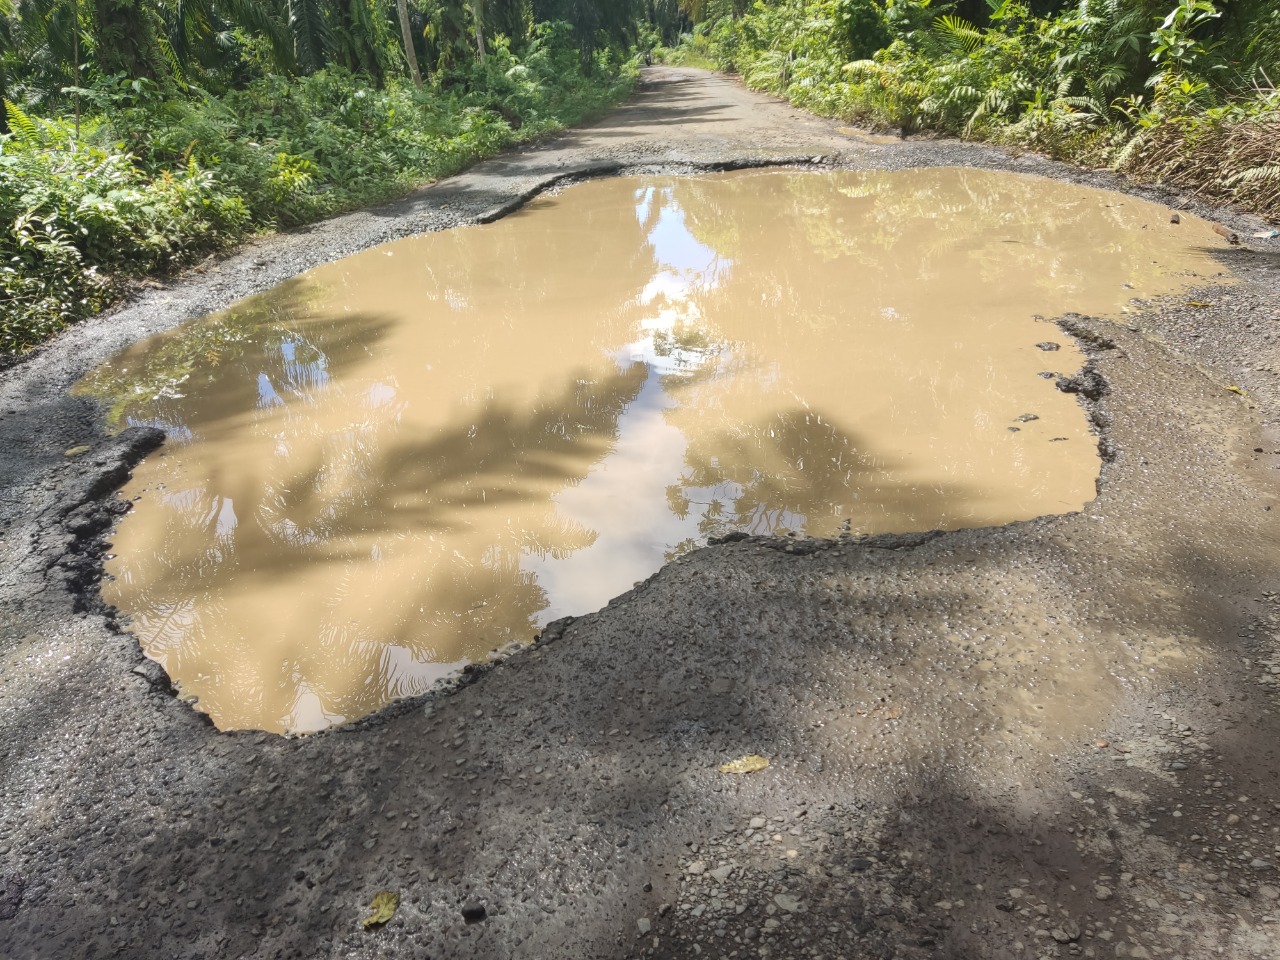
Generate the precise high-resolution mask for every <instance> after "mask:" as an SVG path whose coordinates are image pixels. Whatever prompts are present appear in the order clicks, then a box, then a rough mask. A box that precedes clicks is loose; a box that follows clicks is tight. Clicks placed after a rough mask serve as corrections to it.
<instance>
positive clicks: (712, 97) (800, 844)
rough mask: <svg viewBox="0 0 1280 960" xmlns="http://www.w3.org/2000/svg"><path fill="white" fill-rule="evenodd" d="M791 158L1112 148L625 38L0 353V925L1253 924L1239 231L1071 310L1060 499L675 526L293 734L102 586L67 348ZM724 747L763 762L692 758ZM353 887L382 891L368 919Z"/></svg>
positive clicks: (1076, 176) (742, 948) (1279, 921)
mask: <svg viewBox="0 0 1280 960" xmlns="http://www.w3.org/2000/svg"><path fill="white" fill-rule="evenodd" d="M814 158H819V161H820V162H821V163H823V164H827V165H831V166H840V167H847V168H855V169H856V168H905V167H913V166H926V165H955V164H962V165H967V166H979V167H987V168H993V169H1010V170H1018V171H1023V172H1029V173H1037V174H1041V175H1044V176H1049V177H1055V178H1059V179H1069V180H1075V181H1078V182H1081V183H1089V184H1093V185H1097V186H1111V187H1118V184H1116V183H1115V181H1114V180H1113V179H1112V178H1110V177H1109V176H1107V175H1104V174H1094V173H1087V172H1080V171H1074V170H1071V169H1068V168H1065V167H1062V166H1059V165H1056V164H1052V163H1049V162H1047V161H1044V160H1041V159H1038V158H1036V157H1033V156H1029V155H1028V156H1021V157H1018V158H1013V157H1010V156H1009V155H1007V154H1006V153H1004V152H1002V151H997V150H994V149H989V148H982V147H974V146H968V145H964V144H959V143H955V142H930V141H906V142H901V143H884V142H880V141H878V140H875V139H872V138H865V137H860V136H857V135H853V134H850V133H847V132H846V133H842V132H840V131H839V130H838V129H837V127H836V126H835V125H834V124H829V123H827V122H825V121H820V120H816V119H813V118H811V117H808V116H806V115H803V114H801V113H798V112H797V111H794V110H791V109H790V108H788V107H786V106H784V105H781V104H778V103H776V102H773V101H770V100H767V99H765V98H761V97H757V96H755V95H751V94H748V93H746V92H745V91H743V90H742V89H741V88H740V87H739V86H737V85H736V84H734V83H733V82H731V81H729V80H726V79H723V78H716V77H711V76H709V75H706V74H701V73H698V72H696V71H676V70H669V69H662V68H655V69H654V70H652V71H649V72H648V73H647V75H646V77H645V82H644V84H643V85H642V87H641V89H640V91H639V93H638V95H637V96H636V98H635V99H634V101H633V102H632V103H631V104H629V105H628V106H626V107H625V108H623V109H621V110H619V111H617V112H615V113H614V114H612V115H610V116H609V117H608V118H606V119H605V120H604V121H602V122H601V123H599V124H597V125H595V126H593V127H590V128H587V129H583V130H578V131H574V132H572V133H570V134H567V135H564V136H562V137H559V138H557V139H555V140H553V141H551V142H548V143H545V144H543V145H540V146H538V147H536V148H532V149H528V150H525V151H522V152H520V153H517V154H513V155H510V156H507V157H504V158H501V159H499V160H495V161H491V162H488V163H485V164H482V165H480V166H479V167H477V168H475V169H474V170H473V171H471V172H470V173H468V174H466V175H464V176H461V177H458V178H455V179H452V180H449V181H446V182H442V183H440V184H437V185H435V186H433V187H431V188H429V189H427V190H424V191H422V192H420V193H418V194H416V195H414V196H413V197H411V198H409V199H407V200H405V201H403V202H401V203H398V204H394V205H391V206H388V207H384V208H380V209H377V210H371V211H366V212H362V213H359V214H354V215H351V216H347V217H343V218H339V219H337V220H334V221H331V222H328V223H325V224H321V225H319V226H317V227H314V228H312V229H310V230H308V231H305V232H300V233H296V234H289V235H286V236H279V237H273V238H271V239H268V240H265V241H262V242H260V243H257V244H254V245H251V246H249V247H247V248H245V249H244V250H242V251H240V252H238V253H237V254H236V255H234V256H232V257H230V258H228V259H226V260H224V261H221V262H220V263H216V264H210V265H208V266H207V268H206V269H204V270H203V271H194V272H192V273H191V274H190V275H188V276H186V277H184V278H182V279H181V280H180V281H178V282H175V283H174V284H172V285H171V286H169V287H167V288H164V289H157V290H152V291H149V292H148V293H146V294H145V295H144V296H142V297H140V298H139V299H138V300H137V301H136V302H134V303H132V304H131V305H129V306H127V307H126V308H125V309H123V310H121V311H119V312H117V313H116V314H114V315H113V316H107V317H102V318H99V319H97V320H95V321H93V322H89V323H85V324H83V325H81V326H80V327H78V328H76V329H75V330H72V331H70V332H69V333H68V334H66V335H65V336H64V337H62V338H61V339H60V340H58V341H57V342H55V343H54V344H52V345H50V346H49V347H48V348H46V349H45V350H43V351H42V352H41V353H40V354H39V355H37V356H34V357H32V358H30V359H29V360H28V361H26V362H25V363H23V364H22V365H20V366H18V367H16V368H14V369H11V370H9V371H7V372H5V373H4V374H3V379H2V380H0V443H2V445H3V450H4V455H3V460H2V461H0V489H2V492H0V523H3V527H2V528H0V530H2V532H0V541H2V543H0V546H3V551H4V552H3V556H4V557H5V562H4V568H3V572H2V573H0V610H2V611H3V621H2V622H3V626H2V628H0V630H2V633H0V957H5V958H13V960H26V958H59V960H61V958H69V957H85V958H98V957H121V958H156V960H161V958H163V960H174V958H197V957H201V958H209V960H212V958H224V957H225V958H237V957H261V958H268V957H271V958H274V957H282V958H283V957H298V958H322V957H323V958H329V957H332V958H339V957H342V958H372V957H395V958H398V960H399V958H413V957H450V958H453V957H456V958H471V957H474V958H500V957H501V958H506V957H512V958H514V957H520V958H535V957H627V956H645V955H650V956H660V957H687V956H695V955H701V956H709V957H722V956H723V957H729V956H736V957H749V956H766V957H827V958H834V957H903V958H907V957H935V956H936V957H975V958H976V957H1009V958H1020V957H1041V956H1064V957H1065V956H1087V957H1093V956H1096V957H1157V956H1159V957H1175V956H1181V957H1203V956H1211V955H1222V956H1228V957H1246V956H1261V957H1275V956H1280V899H1278V898H1280V748H1278V746H1277V745H1278V744H1280V712H1278V707H1280V704H1278V703H1277V695H1278V694H1280V569H1278V566H1280V564H1278V563H1277V561H1280V527H1278V525H1277V514H1278V513H1280V510H1278V509H1276V508H1275V505H1276V503H1277V490H1278V487H1277V477H1280V473H1278V472H1277V466H1280V458H1278V451H1280V426H1278V424H1280V378H1278V377H1277V375H1276V373H1275V370H1276V369H1278V368H1280V295H1278V291H1280V248H1278V247H1277V246H1276V244H1275V241H1266V242H1255V243H1254V245H1253V247H1252V248H1251V247H1249V246H1248V244H1246V246H1245V247H1243V248H1227V247H1226V246H1225V244H1224V246H1223V248H1222V250H1221V251H1219V252H1218V253H1217V255H1218V256H1220V258H1221V260H1222V262H1223V264H1224V268H1227V267H1229V268H1230V270H1232V271H1233V272H1234V274H1235V277H1236V282H1235V283H1234V284H1232V285H1230V286H1223V287H1220V288H1215V289H1210V290H1204V291H1200V292H1198V293H1197V294H1196V295H1195V296H1196V299H1195V303H1198V304H1207V306H1190V305H1188V302H1187V301H1186V300H1183V299H1179V300H1177V301H1175V302H1169V303H1161V304H1152V305H1150V309H1148V310H1145V311H1144V312H1141V313H1139V314H1135V315H1132V316H1130V317H1127V318H1126V321H1127V322H1126V324H1125V325H1117V324H1115V323H1112V322H1109V321H1105V320H1094V319H1088V318H1080V317H1075V318H1068V319H1067V320H1066V321H1064V323H1063V325H1064V328H1065V329H1066V330H1069V331H1070V332H1071V333H1072V334H1074V335H1075V336H1077V337H1078V338H1080V340H1081V341H1082V342H1083V343H1084V344H1085V345H1086V346H1087V348H1088V349H1089V351H1090V352H1091V354H1092V356H1093V361H1092V369H1091V371H1090V372H1089V373H1087V374H1085V375H1082V376H1075V377H1071V376H1070V374H1072V373H1073V371H1061V372H1062V373H1063V374H1066V375H1068V376H1066V377H1064V380H1063V385H1064V386H1065V387H1066V388H1067V389H1070V390H1076V391H1078V392H1079V393H1080V396H1081V402H1082V403H1084V404H1086V408H1087V409H1088V410H1089V412H1090V413H1091V415H1092V416H1093V418H1094V421H1095V423H1096V424H1097V425H1098V428H1099V430H1100V433H1101V441H1102V447H1103V449H1104V450H1105V451H1106V453H1107V455H1108V458H1109V459H1108V460H1107V462H1106V463H1105V465H1104V468H1103V475H1102V480H1101V483H1100V494H1099V497H1098V499H1097V500H1096V501H1094V502H1093V503H1091V504H1090V505H1089V506H1088V507H1087V508H1086V509H1085V510H1084V511H1083V512H1082V513H1079V514H1075V515H1070V516H1063V517H1055V518H1049V519H1044V520H1039V521H1034V522H1030V523H1023V524H1017V525H1013V526H1009V527H1004V528H1000V529H987V530H967V531H960V532H956V533H948V534H939V535H919V536H908V537H897V538H894V537H889V538H882V539H878V540H874V541H862V542H857V541H843V542H815V541H804V540H799V541H775V540H746V541H739V542H733V543H726V544H720V545H717V546H713V547H709V548H706V549H704V550H701V551H698V552H696V553H694V554H692V555H690V556H688V557H686V558H684V559H682V560H680V561H679V562H677V563H674V564H671V565H668V566H667V567H666V568H664V569H663V570H662V571H661V572H659V573H658V574H656V575H655V576H654V577H653V578H651V579H650V580H649V581H647V582H646V583H644V584H642V585H640V586H638V587H637V588H636V589H635V590H633V591H632V592H630V593H628V594H626V595H625V596H622V597H620V598H618V599H616V600H615V601H613V602H612V603H610V604H609V606H608V607H606V608H605V609H603V610H601V611H599V612H597V613H594V614H591V615H589V616H585V617H582V618H580V619H577V620H574V621H572V622H568V623H563V622H562V623H559V624H555V625H553V626H552V627H551V628H549V629H548V631H547V633H546V634H545V635H544V637H543V639H542V641H541V642H540V643H539V644H538V645H536V646H535V647H533V648H532V649H530V650H527V651H525V652H523V653H520V654H518V655H515V656H513V657H511V658H510V659H508V660H506V661H505V662H503V663H501V664H499V665H498V666H496V667H495V668H494V669H492V670H489V671H488V672H483V671H478V672H477V673H476V674H474V675H471V676H468V677H466V678H464V682H463V683H460V684H459V687H458V689H456V690H454V691H451V692H450V691H444V692H442V693H440V694H438V695H435V696H433V697H428V698H426V699H422V700H417V701H412V702H403V703H401V704H398V705H396V706H394V707H392V708H390V709H388V710H386V711H384V712H383V713H382V714H380V715H378V716H376V717H373V718H370V719H369V720H366V721H364V722H361V723H358V724H355V725H353V726H350V727H345V728H339V729H335V730H331V731H329V732H326V733H323V734H319V735H316V736H312V737H308V738H302V739H284V738H280V737H275V736H267V735H259V734H220V733H218V732H216V731H215V730H214V729H213V728H212V727H210V726H209V725H208V723H207V722H206V721H205V720H204V719H202V718H201V717H200V716H199V715H198V714H196V713H195V712H194V711H192V710H191V709H190V708H189V707H188V706H187V705H185V704H183V703H181V702H179V701H178V700H176V699H175V698H174V697H173V696H172V695H171V692H170V691H169V690H168V687H167V683H166V680H165V678H164V676H163V673H162V672H160V671H159V670H158V668H156V667H155V666H154V665H153V664H149V663H147V662H145V661H144V660H143V658H142V657H141V655H140V653H139V651H138V649H137V646H136V644H135V643H134V642H133V641H132V639H131V638H130V637H129V636H128V635H125V634H121V633H119V632H118V631H117V630H116V629H115V628H114V627H113V626H112V623H111V621H110V620H109V619H108V618H107V617H106V616H104V614H103V612H102V611H101V610H100V608H99V605H98V602H97V600H96V599H95V598H96V593H95V590H94V588H93V582H94V578H95V576H96V571H97V568H98V561H99V558H100V556H101V552H102V550H103V544H104V542H105V539H109V535H110V534H109V526H110V523H111V522H112V521H113V519H114V517H115V516H116V515H117V514H118V512H119V510H120V507H119V505H118V504H117V503H116V501H114V500H112V499H111V492H112V490H114V489H115V488H116V487H117V486H118V485H119V483H120V481H121V480H122V479H123V476H124V473H125V471H126V469H127V466H128V464H130V463H131V462H133V461H134V460H136V458H137V457H139V456H141V455H142V454H143V453H145V452H146V451H147V450H148V449H149V448H150V446H151V445H152V444H153V443H154V440H153V439H152V438H151V437H150V436H149V435H148V434H145V433H127V434H125V435H124V436H123V437H121V438H117V439H107V438H105V437H104V436H103V434H102V432H101V428H100V424H99V420H98V419H97V414H96V412H95V411H94V410H93V409H92V408H91V407H90V406H89V405H88V404H87V403H86V402H84V401H81V400H75V399H71V398H69V397H68V396H67V394H66V389H67V387H68V386H69V385H70V384H71V383H72V382H73V381H74V380H75V379H76V378H77V377H78V376H79V375H81V374H83V373H84V372H85V371H87V370H88V369H90V368H91V367H92V366H93V365H94V364H96V363H98V362H100V361H101V360H102V359H104V358H106V357H107V356H109V355H110V354H111V352H112V351H114V350H115V349H117V348H119V347H121V346H123V345H125V344H128V343H131V342H133V341H136V340H138V339H140V338H141V337H144V336H147V335H149V334H151V333H153V332H156V331H159V330H162V329H166V328H168V327H172V326H173V325H175V324H177V323H179V322H181V321H183V320H185V319H188V318H191V317H194V316H198V315H200V314H202V313H204V312H207V311H208V310H211V309H214V308H217V307H221V306H224V305H226V304H228V303H230V302H231V301H233V300H234V299H236V298H239V297H241V296H243V295H245V294H248V293H250V292H253V291H256V290H261V289H264V288H266V287H268V286H271V285H273V284H275V283H277V282H279V281H280V280H282V279H284V278H286V277H288V276H292V275H294V274H296V273H298V272H300V271H301V270H304V269H306V268H307V267H310V266H312V265H314V264H317V263H320V262H323V261H326V260H329V259H333V258H336V257H339V256H342V255H344V254H346V253H349V252H352V251H354V250H357V249H361V248H363V247H367V246H369V245H372V244H374V243H378V242H381V241H383V240H386V239H390V238H393V237H398V236H403V235H406V234H409V233H413V232H417V231H422V230H431V229H441V228H446V227H449V226H452V225H456V224H461V223H466V222H472V221H475V220H479V219H491V218H493V217H496V216H499V215H501V213H502V212H504V211H506V210H509V209H513V208H514V207H515V206H518V204H519V203H520V202H522V199H523V198H525V197H527V196H529V195H531V194H533V193H536V192H537V191H538V190H540V189H543V188H544V187H545V186H547V185H548V184H551V183H554V182H556V181H557V180H559V179H562V178H567V177H574V176H584V175H603V174H608V173H615V172H621V171H627V172H643V171H662V172H685V171H688V172H693V171H696V170H699V169H707V168H725V167H733V166H741V165H751V164H759V163H766V162H784V161H788V160H790V161H793V162H804V163H810V164H811V163H812V162H813V161H814ZM1146 195H1147V196H1149V197H1153V198H1155V199H1160V200H1164V201H1166V202H1170V203H1179V202H1182V201H1185V200H1186V198H1178V197H1173V196H1165V197H1161V196H1156V195H1153V194H1146ZM1190 207H1191V209H1193V210H1195V211H1196V212H1199V213H1201V214H1202V215H1205V216H1209V217H1213V218H1216V219H1220V220H1223V221H1225V222H1228V223H1229V224H1231V225H1232V227H1233V228H1235V229H1237V230H1239V231H1240V233H1241V234H1242V235H1247V234H1248V233H1251V232H1254V230H1256V229H1257V226H1256V225H1254V224H1253V223H1252V222H1251V221H1249V220H1248V219H1247V218H1241V217H1235V216H1233V215H1230V214H1229V213H1225V212H1216V213H1215V212H1214V211H1211V210H1206V209H1202V208H1197V207H1196V206H1195V204H1194V203H1190ZM1267 243H1269V244H1270V246H1266V245H1265V244H1267ZM1065 335H1066V333H1062V334H1059V336H1065ZM1229 387H1237V388H1240V389H1241V390H1243V391H1244V392H1243V395H1242V394H1241V393H1239V392H1236V391H1234V390H1231V389H1228V388H1229ZM84 444H87V445H90V447H91V449H90V451H89V452H88V453H86V454H84V455H82V456H78V457H70V458H69V457H66V456H64V452H65V451H67V450H68V449H69V448H72V447H75V446H78V445H84ZM468 681H474V682H468ZM747 753H759V754H763V755H765V756H768V757H769V758H770V759H771V761H772V765H771V766H770V768H769V769H768V770H766V771H763V772H760V773H755V774H751V775H748V776H743V777H730V776H726V775H723V774H720V773H718V772H717V766H718V765H719V764H721V763H723V762H725V761H726V760H729V759H732V758H734V757H736V756H739V755H741V754H747ZM380 890H392V891H396V892H398V893H399V895H400V906H399V910H398V912H397V913H396V915H395V917H394V918H393V919H392V920H391V922H389V923H388V924H386V925H385V926H384V927H382V928H380V929H375V930H368V931H366V930H364V929H362V927H361V925H360V920H361V918H362V917H364V916H366V915H367V914H368V912H369V911H368V904H369V902H370V899H371V898H372V897H373V895H374V894H375V893H376V892H377V891H380ZM464 913H465V914H466V915H467V916H468V917H470V918H471V919H472V920H473V921H474V922H467V920H466V919H464ZM482 913H483V919H479V918H480V916H481V914H482Z"/></svg>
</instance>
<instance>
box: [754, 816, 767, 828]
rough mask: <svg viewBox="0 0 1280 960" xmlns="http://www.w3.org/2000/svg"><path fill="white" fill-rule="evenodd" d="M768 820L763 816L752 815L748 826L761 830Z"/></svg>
mask: <svg viewBox="0 0 1280 960" xmlns="http://www.w3.org/2000/svg"><path fill="white" fill-rule="evenodd" d="M768 822H769V821H768V820H766V819H765V818H764V817H752V818H751V823H750V824H749V826H750V827H751V829H752V830H763V829H764V825H765V824H766V823H768Z"/></svg>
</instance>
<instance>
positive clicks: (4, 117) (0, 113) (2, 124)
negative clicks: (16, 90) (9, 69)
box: [0, 63, 9, 134]
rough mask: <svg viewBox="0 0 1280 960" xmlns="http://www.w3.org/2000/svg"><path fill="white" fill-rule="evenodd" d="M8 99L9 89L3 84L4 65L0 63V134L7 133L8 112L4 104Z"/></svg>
mask: <svg viewBox="0 0 1280 960" xmlns="http://www.w3.org/2000/svg"><path fill="white" fill-rule="evenodd" d="M8 99H9V88H8V86H7V85H6V84H5V78H4V64H3V63H0V134H4V133H9V111H8V110H7V109H6V108H5V105H4V102H5V101H6V100H8Z"/></svg>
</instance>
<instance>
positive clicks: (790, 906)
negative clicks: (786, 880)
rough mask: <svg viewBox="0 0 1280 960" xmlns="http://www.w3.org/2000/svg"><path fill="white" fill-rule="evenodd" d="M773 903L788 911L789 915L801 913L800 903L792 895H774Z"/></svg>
mask: <svg viewBox="0 0 1280 960" xmlns="http://www.w3.org/2000/svg"><path fill="white" fill-rule="evenodd" d="M773 902H774V903H776V904H777V905H778V906H779V907H780V908H781V909H783V910H785V911H787V913H798V912H799V911H800V907H801V904H800V901H799V900H797V899H796V898H795V897H793V896H791V895H790V894H786V893H775V894H774V895H773Z"/></svg>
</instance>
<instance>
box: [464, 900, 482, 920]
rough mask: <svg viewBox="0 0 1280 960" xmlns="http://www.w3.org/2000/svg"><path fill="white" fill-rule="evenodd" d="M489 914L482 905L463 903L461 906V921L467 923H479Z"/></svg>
mask: <svg viewBox="0 0 1280 960" xmlns="http://www.w3.org/2000/svg"><path fill="white" fill-rule="evenodd" d="M488 915H489V912H488V911H487V910H486V909H485V908H484V904H483V903H464V904H463V905H462V919H463V920H465V921H466V922H467V923H479V922H480V921H481V920H483V919H484V918H485V917H487V916H488Z"/></svg>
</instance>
